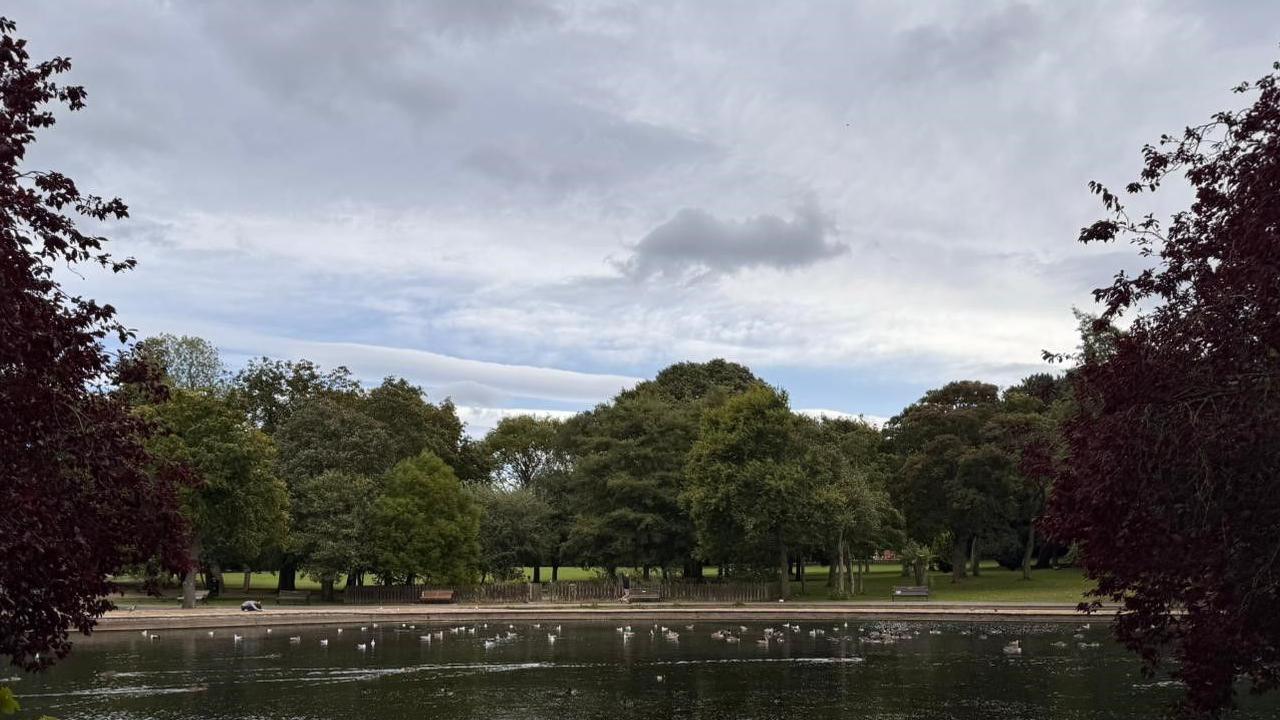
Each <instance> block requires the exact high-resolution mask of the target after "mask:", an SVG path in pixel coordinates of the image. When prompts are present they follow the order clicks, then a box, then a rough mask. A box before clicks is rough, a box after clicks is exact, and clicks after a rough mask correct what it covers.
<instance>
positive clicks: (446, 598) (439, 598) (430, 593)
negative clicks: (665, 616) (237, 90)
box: [418, 590, 453, 603]
mask: <svg viewBox="0 0 1280 720" xmlns="http://www.w3.org/2000/svg"><path fill="white" fill-rule="evenodd" d="M418 602H420V603H451V602H453V591H452V590H423V591H422V594H421V595H419V596H418Z"/></svg>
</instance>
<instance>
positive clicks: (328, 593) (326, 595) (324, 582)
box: [320, 576, 334, 602]
mask: <svg viewBox="0 0 1280 720" xmlns="http://www.w3.org/2000/svg"><path fill="white" fill-rule="evenodd" d="M333 583H334V578H333V577H332V576H326V577H324V578H322V579H321V580H320V599H321V600H324V601H325V602H333Z"/></svg>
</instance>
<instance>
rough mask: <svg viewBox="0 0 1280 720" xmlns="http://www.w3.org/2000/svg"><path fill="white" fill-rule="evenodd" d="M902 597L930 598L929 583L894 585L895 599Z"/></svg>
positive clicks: (893, 597)
mask: <svg viewBox="0 0 1280 720" xmlns="http://www.w3.org/2000/svg"><path fill="white" fill-rule="evenodd" d="M900 597H918V598H925V599H926V600H927V599H929V587H928V586H927V585H894V586H893V596H892V599H893V600H897V599H898V598H900Z"/></svg>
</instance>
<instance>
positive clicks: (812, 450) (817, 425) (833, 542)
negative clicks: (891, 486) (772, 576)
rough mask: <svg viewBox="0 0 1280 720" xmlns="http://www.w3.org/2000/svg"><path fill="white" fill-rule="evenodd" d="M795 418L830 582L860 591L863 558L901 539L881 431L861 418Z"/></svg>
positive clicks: (841, 591)
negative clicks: (887, 484)
mask: <svg viewBox="0 0 1280 720" xmlns="http://www.w3.org/2000/svg"><path fill="white" fill-rule="evenodd" d="M797 422H798V425H799V429H800V433H801V435H800V438H801V439H800V442H801V446H802V453H803V454H802V458H801V463H802V467H803V469H804V472H805V473H806V474H808V476H809V479H810V482H811V483H813V486H814V492H815V493H816V502H815V515H814V519H815V520H816V523H815V525H814V530H815V538H814V539H815V540H816V542H817V544H818V545H817V546H818V547H819V548H821V549H823V550H825V551H826V552H828V553H829V554H830V557H831V569H832V573H831V576H830V577H829V581H830V583H829V584H830V586H831V587H832V588H833V589H834V591H835V593H836V594H837V595H840V596H844V595H849V594H853V593H856V592H861V591H862V588H861V578H862V573H861V571H862V562H863V561H865V560H866V559H867V558H869V557H870V556H871V555H872V554H873V553H874V552H875V551H877V550H879V549H882V548H885V547H896V546H897V545H899V544H900V539H899V538H898V537H897V535H896V532H895V531H896V530H897V526H898V525H899V524H900V521H899V517H898V513H897V512H896V510H895V509H894V508H893V505H892V503H891V502H890V500H889V495H888V492H887V491H886V489H885V479H886V477H885V476H886V474H887V471H888V463H887V458H886V456H885V454H884V453H883V452H882V445H883V441H882V438H881V435H880V432H879V431H878V430H877V429H876V428H874V427H872V426H871V425H870V424H868V423H866V422H862V421H860V420H848V419H841V418H828V419H822V420H814V419H811V418H798V420H797ZM855 564H856V572H855ZM802 572H803V571H802Z"/></svg>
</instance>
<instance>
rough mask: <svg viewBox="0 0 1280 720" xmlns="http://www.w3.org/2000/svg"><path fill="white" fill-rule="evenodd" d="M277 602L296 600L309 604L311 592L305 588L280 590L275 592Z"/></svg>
mask: <svg viewBox="0 0 1280 720" xmlns="http://www.w3.org/2000/svg"><path fill="white" fill-rule="evenodd" d="M276 602H277V603H287V602H296V603H304V604H306V605H310V604H311V593H310V592H309V591H307V590H280V591H279V592H277V593H276Z"/></svg>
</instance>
